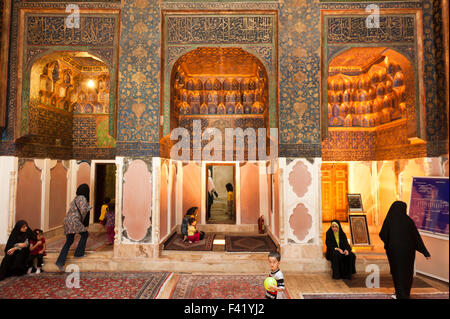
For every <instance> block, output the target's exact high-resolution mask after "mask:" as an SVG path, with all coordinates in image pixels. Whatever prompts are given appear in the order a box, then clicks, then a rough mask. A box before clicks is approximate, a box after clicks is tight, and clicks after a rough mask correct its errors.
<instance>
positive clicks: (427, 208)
mask: <svg viewBox="0 0 450 319" xmlns="http://www.w3.org/2000/svg"><path fill="white" fill-rule="evenodd" d="M411 188H412V189H411V200H410V203H409V216H410V217H411V218H412V219H413V220H414V223H415V224H416V226H417V229H419V230H421V231H426V232H430V233H434V234H440V235H446V236H448V223H449V216H448V206H449V184H448V177H413V180H412V186H411Z"/></svg>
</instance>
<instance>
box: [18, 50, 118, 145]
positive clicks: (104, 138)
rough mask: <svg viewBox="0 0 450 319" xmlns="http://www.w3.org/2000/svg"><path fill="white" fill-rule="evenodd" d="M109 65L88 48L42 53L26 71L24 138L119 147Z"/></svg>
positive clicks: (21, 131) (22, 116)
mask: <svg viewBox="0 0 450 319" xmlns="http://www.w3.org/2000/svg"><path fill="white" fill-rule="evenodd" d="M110 87H111V76H110V70H109V67H108V66H107V65H106V64H105V62H104V61H102V60H101V59H100V58H98V57H97V56H95V55H93V54H91V53H89V52H86V51H54V52H50V53H47V54H43V55H40V56H39V57H37V58H36V59H35V60H34V62H33V63H30V64H29V68H28V70H26V72H25V73H24V81H23V89H22V91H23V94H22V104H21V105H22V107H21V108H20V109H19V110H18V112H19V113H20V114H19V115H20V116H19V117H20V123H18V130H19V134H18V135H19V136H20V138H19V139H18V141H19V142H20V141H22V142H33V143H38V144H44V145H51V146H60V147H64V148H68V149H72V148H101V147H115V138H114V137H113V136H112V135H111V134H110V131H111V130H110V127H111V125H110V121H113V122H115V115H114V114H111V112H110V110H111V109H112V107H111V105H112V101H113V98H112V96H111V94H113V92H110Z"/></svg>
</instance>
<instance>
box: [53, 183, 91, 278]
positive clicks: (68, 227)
mask: <svg viewBox="0 0 450 319" xmlns="http://www.w3.org/2000/svg"><path fill="white" fill-rule="evenodd" d="M76 194H77V196H76V197H75V198H74V200H73V201H72V203H70V207H69V211H68V212H67V214H66V217H65V218H64V235H66V243H65V244H64V246H63V248H62V249H61V252H60V253H59V257H58V259H57V260H56V266H57V267H58V268H59V270H61V271H64V268H63V266H64V264H65V263H66V258H67V253H68V252H69V249H70V246H72V244H73V241H74V238H75V234H80V235H81V238H80V242H79V243H78V246H77V249H76V250H75V254H74V257H83V256H84V250H85V249H86V242H87V239H88V236H89V233H88V231H87V229H86V227H85V226H84V225H83V220H84V218H85V217H86V215H87V214H88V213H89V211H90V210H91V207H90V206H89V186H88V185H87V184H81V185H80V186H78V189H77V193H76Z"/></svg>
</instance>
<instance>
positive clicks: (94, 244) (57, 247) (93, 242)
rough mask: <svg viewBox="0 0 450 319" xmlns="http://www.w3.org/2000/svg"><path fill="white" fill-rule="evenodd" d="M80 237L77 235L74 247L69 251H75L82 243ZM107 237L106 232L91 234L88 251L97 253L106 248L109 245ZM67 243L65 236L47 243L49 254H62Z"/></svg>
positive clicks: (87, 245)
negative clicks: (62, 249)
mask: <svg viewBox="0 0 450 319" xmlns="http://www.w3.org/2000/svg"><path fill="white" fill-rule="evenodd" d="M80 238H81V237H80V235H79V234H77V235H75V239H74V241H73V244H72V246H70V250H69V251H75V249H76V248H77V246H78V243H79V242H80ZM107 242H108V241H107V237H106V233H105V232H101V233H91V232H90V233H89V237H88V239H87V242H86V251H96V250H99V249H100V248H102V247H104V246H106V243H107ZM65 243H66V237H65V236H64V237H63V238H61V239H58V240H55V241H52V242H50V243H47V248H46V251H47V252H58V253H59V252H60V251H61V248H63V246H64V244H65Z"/></svg>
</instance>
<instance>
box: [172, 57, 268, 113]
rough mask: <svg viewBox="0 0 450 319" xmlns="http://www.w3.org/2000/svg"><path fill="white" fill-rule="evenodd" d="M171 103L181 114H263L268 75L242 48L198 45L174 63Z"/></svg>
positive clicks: (266, 102)
mask: <svg viewBox="0 0 450 319" xmlns="http://www.w3.org/2000/svg"><path fill="white" fill-rule="evenodd" d="M172 83H173V86H172V93H173V94H172V104H173V106H175V111H176V113H178V114H179V115H216V114H249V115H250V114H253V115H255V114H264V113H265V112H266V109H267V104H268V96H267V76H266V72H265V70H264V67H263V66H262V64H261V62H259V61H258V59H256V58H255V57H254V56H253V55H251V54H249V53H247V52H245V51H244V50H242V49H239V48H199V49H196V50H194V51H191V52H189V53H188V54H186V55H184V56H183V57H182V58H180V59H179V60H178V62H177V63H176V64H175V66H174V73H173V80H172Z"/></svg>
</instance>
